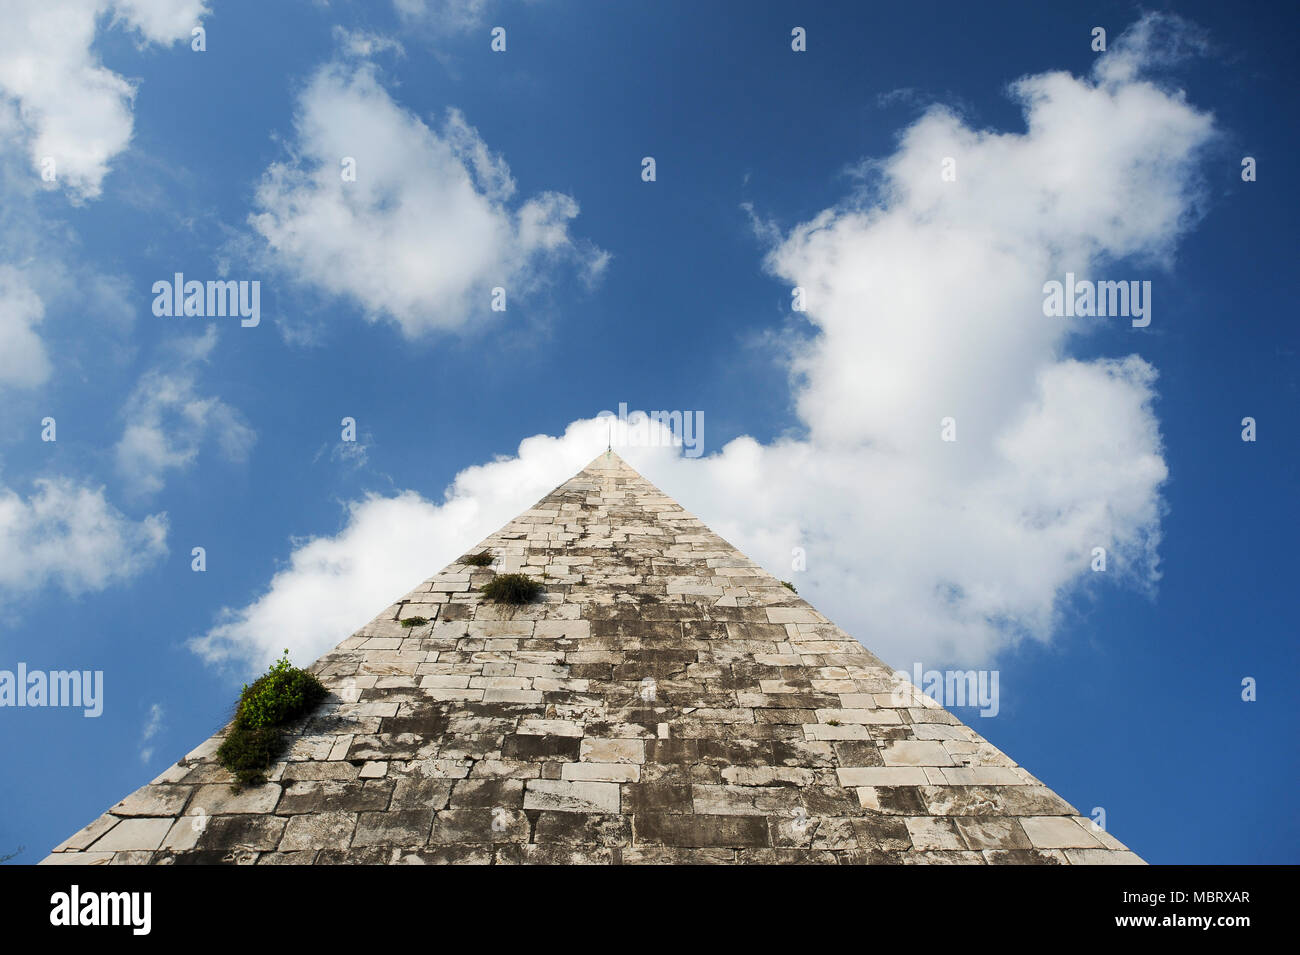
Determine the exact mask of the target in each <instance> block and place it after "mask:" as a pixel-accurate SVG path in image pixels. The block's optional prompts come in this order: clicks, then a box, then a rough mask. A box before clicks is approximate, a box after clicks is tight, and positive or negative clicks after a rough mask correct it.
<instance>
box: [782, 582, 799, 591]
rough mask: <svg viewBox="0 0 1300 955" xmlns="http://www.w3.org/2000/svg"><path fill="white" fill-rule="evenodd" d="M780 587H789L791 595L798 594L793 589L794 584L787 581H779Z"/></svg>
mask: <svg viewBox="0 0 1300 955" xmlns="http://www.w3.org/2000/svg"><path fill="white" fill-rule="evenodd" d="M781 586H783V587H789V588H790V592H791V593H796V594H797V593H798V592H799V591H797V590H795V589H794V584H792V583H790V581H788V580H783V581H781Z"/></svg>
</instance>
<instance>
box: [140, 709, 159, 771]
mask: <svg viewBox="0 0 1300 955" xmlns="http://www.w3.org/2000/svg"><path fill="white" fill-rule="evenodd" d="M162 728H163V708H162V704H161V703H154V704H153V705H152V706H150V707H149V718H148V719H147V720H145V724H144V729H143V730H142V731H141V733H140V762H142V763H147V762H149V760H151V759H153V746H151V745H149V741H150V740H152V739H153V738H154V737H155V736H157V735H158V734H159V733H160V732H162Z"/></svg>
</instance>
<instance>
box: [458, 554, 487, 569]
mask: <svg viewBox="0 0 1300 955" xmlns="http://www.w3.org/2000/svg"><path fill="white" fill-rule="evenodd" d="M462 563H464V564H467V565H468V566H470V567H490V566H491V565H492V552H491V551H486V550H484V551H479V553H477V554H470V555H469V556H468V557H466V558H465V559H464V561H462Z"/></svg>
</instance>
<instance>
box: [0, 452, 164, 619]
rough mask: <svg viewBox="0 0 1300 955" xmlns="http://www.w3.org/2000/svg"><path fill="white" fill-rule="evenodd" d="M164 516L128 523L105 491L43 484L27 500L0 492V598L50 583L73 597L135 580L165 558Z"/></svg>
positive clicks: (68, 482) (62, 480) (67, 481)
mask: <svg viewBox="0 0 1300 955" xmlns="http://www.w3.org/2000/svg"><path fill="white" fill-rule="evenodd" d="M166 539H167V515H166V514H154V515H151V516H149V517H146V518H144V519H143V520H139V521H133V520H131V519H129V518H127V517H126V516H125V515H124V514H122V512H121V511H119V510H118V509H117V508H116V507H114V506H113V505H112V504H111V503H109V501H108V500H107V499H106V498H105V496H104V489H103V488H102V487H92V486H90V485H86V484H81V483H78V482H77V481H74V480H73V479H71V478H67V477H56V478H42V479H40V480H37V481H36V482H35V488H34V491H33V493H32V494H31V495H30V496H28V497H27V498H26V499H24V498H22V497H21V496H19V494H18V493H17V492H16V491H14V490H12V489H11V488H8V487H0V598H3V597H6V596H8V597H13V596H16V595H21V594H25V593H30V592H33V591H35V590H38V589H39V588H41V587H43V586H46V585H47V584H54V585H57V586H59V587H61V588H62V589H63V590H64V591H65V592H67V593H69V594H71V595H74V596H75V595H79V594H82V593H86V592H89V591H98V590H103V589H105V588H106V587H108V586H110V585H113V584H117V583H122V582H125V581H128V580H130V579H131V578H133V577H135V576H137V575H138V574H140V573H141V572H142V571H144V570H145V569H146V568H147V567H149V566H150V565H152V564H153V563H155V562H156V561H157V560H158V559H159V558H161V557H162V556H163V555H165V554H166V553H167V544H166Z"/></svg>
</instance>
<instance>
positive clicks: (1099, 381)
mask: <svg viewBox="0 0 1300 955" xmlns="http://www.w3.org/2000/svg"><path fill="white" fill-rule="evenodd" d="M1174 26H1175V27H1176V24H1175V25H1174ZM1169 29H1170V23H1169V21H1168V20H1167V19H1164V18H1154V19H1152V18H1148V19H1147V20H1144V21H1142V22H1141V23H1140V24H1139V26H1138V27H1137V28H1135V29H1134V30H1133V31H1130V33H1128V34H1126V35H1125V36H1124V37H1123V38H1121V42H1119V43H1117V44H1116V46H1115V49H1114V52H1112V53H1111V54H1107V55H1106V56H1104V57H1102V58H1100V59H1099V60H1098V63H1097V66H1096V68H1095V70H1094V71H1093V73H1092V74H1091V75H1089V76H1085V77H1075V76H1071V75H1069V74H1066V73H1047V74H1041V75H1037V76H1029V77H1025V78H1023V79H1021V80H1019V81H1018V82H1016V83H1015V84H1013V85H1012V87H1011V88H1010V91H1011V95H1012V96H1013V97H1015V99H1016V100H1017V101H1018V102H1019V103H1020V104H1021V106H1022V108H1023V110H1024V114H1025V121H1026V129H1025V131H1024V132H1015V133H1003V132H996V131H991V130H979V129H974V128H972V127H971V126H970V125H969V124H967V123H966V122H965V121H963V120H962V119H961V118H960V117H959V116H958V115H956V114H955V113H953V112H951V111H948V110H945V109H943V108H938V107H935V108H931V109H930V110H928V111H927V112H925V113H924V114H923V115H922V116H921V117H920V118H919V119H918V120H917V121H916V122H915V123H914V124H912V125H911V126H910V127H908V128H907V129H906V130H905V131H904V132H903V134H902V135H901V137H900V139H899V144H898V148H897V149H896V150H895V152H894V153H893V154H891V155H890V156H888V157H885V158H884V159H881V160H875V161H872V162H871V163H870V164H868V168H867V171H868V172H869V173H870V175H869V176H867V177H865V182H866V183H868V184H867V185H864V186H863V188H862V189H861V190H859V191H856V192H854V194H853V195H851V196H849V197H847V198H846V199H845V200H844V201H843V202H842V203H840V204H838V205H836V206H835V207H833V208H829V209H826V210H824V211H822V212H821V213H820V214H819V215H817V216H815V217H814V218H813V219H812V220H811V221H809V222H805V223H802V224H799V225H797V226H795V227H793V228H791V229H788V230H782V231H781V232H780V233H779V235H775V236H774V235H773V234H772V233H771V232H770V231H769V232H768V233H767V235H768V237H769V239H770V241H771V242H772V243H773V245H772V247H771V248H770V251H769V253H768V255H767V257H766V265H767V268H768V270H769V271H770V272H771V273H772V274H773V275H774V276H776V277H778V278H780V279H781V280H782V281H783V282H786V283H788V284H789V285H790V286H800V287H803V288H804V289H805V290H806V293H807V298H806V302H807V311H806V312H804V313H803V314H804V317H805V318H806V319H807V320H808V323H809V324H808V329H809V334H808V335H807V336H806V337H804V338H802V339H800V340H796V341H791V342H789V345H788V347H789V349H790V361H791V369H792V386H793V390H794V398H795V402H796V405H795V406H796V408H797V411H798V414H799V417H800V419H801V421H802V423H803V425H804V430H803V432H802V433H801V434H800V435H798V436H796V437H790V438H786V439H782V440H777V441H774V442H772V443H770V444H762V443H760V442H758V441H755V440H754V439H752V438H750V437H740V438H737V439H735V440H733V441H731V442H730V443H728V444H727V445H726V446H724V447H722V448H721V449H718V450H717V451H716V452H715V453H712V454H710V455H708V456H707V457H703V458H697V459H691V458H686V457H683V456H680V455H679V454H678V453H677V452H676V451H675V450H674V449H672V448H669V447H664V446H659V447H627V448H624V449H622V453H623V454H624V456H625V457H626V458H627V460H628V461H629V463H631V464H632V465H633V466H634V467H637V468H638V469H639V470H641V472H642V473H643V474H644V475H645V476H646V477H647V478H648V479H650V480H651V481H653V482H654V483H656V484H658V485H659V486H660V487H661V488H662V489H663V490H664V491H666V492H667V493H668V494H670V495H672V496H673V497H675V498H676V499H677V500H678V501H679V502H681V504H682V505H683V506H685V507H686V508H687V509H688V510H690V511H692V512H693V513H695V514H696V515H698V516H699V517H700V518H702V519H703V520H704V521H705V522H706V523H707V524H709V525H710V526H711V527H712V528H713V529H714V530H715V531H717V532H718V533H719V534H721V535H722V536H723V537H725V538H727V539H728V540H730V541H731V542H732V543H734V544H735V545H737V546H738V547H740V548H741V550H742V551H744V552H745V553H747V554H748V555H749V556H751V557H753V558H754V559H755V560H757V561H759V562H760V563H761V564H762V565H763V566H765V567H766V568H767V569H768V570H769V571H771V572H772V573H774V574H776V575H777V576H779V577H782V578H783V579H793V580H794V581H795V582H796V583H797V585H798V587H799V592H800V594H801V595H803V596H806V597H807V598H808V599H809V600H810V601H811V602H812V603H813V604H814V605H816V606H817V607H818V608H819V609H821V610H822V611H823V612H824V613H826V614H827V615H828V616H830V617H831V618H832V619H834V620H835V621H836V622H837V623H839V624H841V625H842V626H843V627H844V628H845V629H846V630H848V631H849V632H850V633H853V634H854V635H855V636H857V637H858V638H859V639H860V640H862V641H863V642H864V643H865V644H866V645H867V646H869V647H871V648H872V649H873V650H875V651H876V652H878V653H879V654H880V655H882V656H883V657H884V658H886V659H887V660H889V661H890V662H893V663H895V664H898V665H902V666H909V667H910V664H911V663H912V662H913V661H921V662H923V663H924V664H926V665H927V666H929V665H932V664H943V663H949V662H952V663H970V662H975V661H987V660H988V659H990V658H991V657H993V656H994V655H996V654H997V653H998V652H999V651H1002V650H1004V649H1006V648H1007V647H1010V646H1013V645H1014V644H1015V643H1016V642H1018V641H1020V640H1023V639H1036V640H1043V641H1046V640H1048V639H1050V637H1051V635H1052V633H1053V631H1054V630H1055V629H1056V628H1057V627H1058V626H1059V624H1060V620H1061V615H1062V613H1063V607H1064V606H1065V604H1066V603H1067V602H1068V600H1069V599H1070V598H1071V597H1072V596H1073V595H1074V594H1076V593H1078V592H1079V591H1081V590H1086V589H1087V588H1088V587H1089V586H1091V585H1092V584H1093V583H1095V582H1097V581H1099V580H1100V579H1102V578H1103V577H1104V579H1106V580H1108V581H1112V582H1124V583H1126V584H1128V585H1130V586H1134V587H1137V588H1138V589H1142V590H1150V589H1151V588H1153V587H1154V586H1155V585H1156V582H1157V581H1158V579H1159V566H1158V547H1159V540H1160V514H1161V507H1162V502H1161V497H1160V489H1161V486H1162V484H1163V482H1164V481H1165V479H1166V477H1167V473H1168V469H1167V466H1166V464H1165V461H1164V458H1163V452H1162V446H1161V438H1160V431H1159V423H1158V421H1157V419H1156V416H1155V412H1154V409H1153V403H1154V402H1155V400H1156V398H1157V393H1156V377H1157V376H1156V371H1155V369H1154V368H1153V367H1152V366H1151V365H1150V364H1149V363H1148V362H1146V361H1145V360H1143V359H1142V358H1141V357H1139V356H1138V355H1136V354H1120V355H1118V356H1117V357H1111V358H1102V359H1096V360H1091V361H1081V360H1077V359H1075V358H1071V357H1070V356H1069V350H1070V346H1071V343H1072V341H1073V339H1075V338H1076V337H1077V336H1080V335H1092V334H1096V333H1097V328H1098V325H1099V323H1105V322H1112V323H1116V322H1117V320H1116V319H1061V318H1048V317H1046V316H1044V314H1043V309H1042V303H1043V292H1042V287H1043V284H1044V282H1045V281H1047V280H1050V279H1053V278H1057V279H1059V278H1061V277H1062V275H1063V273H1064V272H1066V271H1073V272H1075V273H1076V275H1078V276H1079V277H1080V278H1083V277H1086V276H1097V277H1100V278H1115V279H1127V278H1134V277H1137V275H1135V274H1134V271H1133V270H1141V276H1142V277H1144V278H1149V277H1151V276H1152V275H1159V274H1162V273H1160V269H1162V268H1164V267H1166V266H1167V265H1168V264H1169V263H1170V262H1171V261H1172V256H1173V252H1174V250H1175V248H1176V245H1177V241H1178V239H1179V237H1180V236H1181V235H1182V234H1183V233H1184V232H1185V231H1186V230H1187V229H1188V228H1189V227H1190V226H1191V225H1192V224H1193V223H1194V222H1195V219H1196V216H1197V213H1198V203H1199V200H1200V188H1199V186H1198V182H1197V176H1196V166H1197V158H1198V154H1199V152H1200V151H1201V149H1202V147H1203V146H1204V145H1205V144H1206V143H1207V142H1208V141H1209V139H1210V138H1211V136H1212V135H1213V134H1214V124H1213V121H1212V118H1211V117H1210V116H1208V115H1207V114H1204V113H1202V112H1199V111H1197V110H1196V109H1194V108H1193V107H1192V106H1190V105H1189V104H1188V103H1187V102H1186V100H1185V98H1184V97H1183V95H1182V94H1181V93H1180V92H1179V91H1177V90H1172V89H1166V88H1164V87H1162V86H1161V85H1158V84H1157V83H1155V82H1153V81H1152V80H1150V79H1147V78H1144V74H1143V72H1142V65H1143V63H1145V62H1146V61H1147V60H1148V59H1160V58H1161V57H1162V56H1163V54H1161V53H1155V54H1153V53H1152V52H1151V50H1150V49H1149V44H1150V43H1152V42H1155V39H1154V38H1157V37H1161V36H1166V37H1167V36H1168V34H1169ZM1175 32H1176V30H1175ZM1162 49H1163V48H1162ZM949 157H951V158H953V159H955V161H956V170H957V178H956V181H945V180H944V178H943V177H942V175H941V170H942V168H943V160H944V159H945V158H949ZM1118 268H1122V269H1123V270H1124V271H1123V272H1122V273H1115V272H1113V271H1112V270H1115V269H1118ZM1099 269H1105V270H1107V272H1108V273H1109V274H1104V275H1098V270H1099ZM1155 288H1156V299H1155V301H1156V302H1159V301H1161V299H1160V298H1159V282H1156V284H1155ZM1174 320H1175V318H1174V317H1173V316H1167V315H1164V314H1163V313H1162V312H1160V311H1159V310H1158V306H1157V310H1156V311H1155V313H1154V318H1153V324H1157V323H1162V322H1166V321H1174ZM1126 326H1127V322H1126V321H1125V320H1122V319H1121V320H1118V322H1117V324H1115V325H1113V326H1112V329H1113V335H1114V336H1116V337H1117V336H1119V335H1120V334H1121V330H1122V333H1123V334H1130V335H1134V336H1135V337H1134V338H1132V339H1127V340H1126V342H1134V343H1136V342H1138V341H1140V338H1137V337H1136V336H1138V335H1140V334H1143V333H1141V332H1137V331H1136V330H1134V331H1129V330H1128V329H1127V327H1126ZM1105 340H1111V339H1104V341H1105ZM1131 347H1132V345H1128V346H1127V347H1125V348H1120V349H1119V351H1121V352H1123V351H1127V350H1128V348H1131ZM645 410H655V409H645ZM945 418H952V419H953V420H954V422H955V428H956V432H955V433H956V439H957V440H956V441H944V440H942V432H941V422H942V421H943V419H945ZM605 435H606V426H605V423H604V422H602V421H599V420H587V421H583V422H575V423H574V424H572V425H571V426H570V427H569V428H568V429H567V430H566V432H565V434H564V435H563V436H562V437H560V438H546V437H539V438H530V439H529V440H527V441H525V442H524V443H523V444H521V445H520V449H519V453H518V455H517V456H516V457H514V458H510V459H508V460H500V461H495V462H492V463H490V464H486V465H483V466H480V467H475V468H470V469H468V470H466V471H465V472H463V473H462V474H460V475H458V477H457V478H456V480H455V482H454V484H453V485H452V486H451V488H450V489H449V490H448V493H447V496H446V499H445V500H444V501H441V502H431V501H428V500H425V499H423V498H421V497H419V496H418V495H416V494H415V493H414V492H410V491H408V492H405V493H404V494H400V495H397V496H395V497H387V498H383V497H371V498H367V499H366V500H364V501H361V502H356V503H354V504H353V505H351V506H350V507H349V509H348V513H347V522H346V524H345V526H344V528H343V530H342V531H340V532H339V533H338V534H337V535H335V536H333V537H322V538H316V539H313V540H312V541H309V542H307V543H306V544H302V545H299V546H298V547H297V548H296V549H295V551H294V553H293V555H292V557H291V559H290V564H289V566H288V567H287V568H286V569H285V570H284V571H282V572H281V573H279V574H277V575H276V577H275V578H274V580H273V581H272V582H271V585H270V588H269V590H268V591H267V592H266V593H265V594H263V595H262V596H261V597H259V598H258V599H257V600H255V601H254V602H253V603H251V604H249V605H248V606H246V607H244V608H242V609H239V610H232V611H228V612H227V614H226V616H225V618H224V620H223V621H222V622H221V624H220V625H219V626H218V627H216V628H214V629H213V630H212V631H210V632H209V633H208V634H207V635H205V636H204V637H203V638H201V639H200V640H199V641H198V642H197V643H196V647H197V648H198V649H200V650H201V652H203V653H205V654H206V655H207V656H208V657H209V658H210V659H217V658H221V657H223V656H234V657H241V658H245V659H255V660H257V662H259V663H263V662H265V661H266V660H268V659H269V658H270V656H271V655H272V654H273V653H274V647H278V646H281V645H282V638H281V636H280V635H281V634H282V633H289V634H291V635H292V639H293V640H294V644H292V645H293V646H294V647H295V649H296V651H297V652H298V653H299V654H300V655H301V657H302V658H304V659H307V658H312V657H314V656H316V655H318V654H319V653H320V652H323V651H324V650H326V649H328V648H329V647H331V646H333V645H334V644H335V643H337V642H338V641H339V640H340V639H342V638H343V637H345V636H346V635H347V634H348V633H350V632H351V631H352V630H354V629H356V627H358V626H360V625H362V624H363V623H365V622H366V621H367V620H369V619H371V618H372V617H373V616H374V615H375V614H376V613H377V612H378V611H379V610H380V609H382V607H383V606H386V605H387V604H388V603H390V602H391V601H392V600H394V599H395V598H397V597H398V596H400V595H401V594H402V593H403V592H405V590H408V589H409V588H410V587H411V586H413V585H414V584H415V583H416V582H418V581H419V580H421V579H423V578H425V577H427V576H429V575H430V574H432V573H434V572H436V571H437V570H438V569H440V567H441V566H443V565H444V564H446V563H447V562H449V561H450V560H452V559H454V558H455V557H456V556H457V555H458V554H460V553H463V552H464V551H465V550H466V549H467V548H468V547H470V546H472V545H473V544H474V543H476V542H477V541H478V540H480V539H481V538H482V537H484V536H486V535H487V534H488V533H490V532H492V531H493V530H495V529H496V528H497V527H499V526H501V525H502V524H504V523H505V522H506V521H507V520H509V519H510V518H511V517H513V516H514V515H515V514H517V513H518V512H519V511H521V510H523V509H524V508H525V507H528V506H530V505H531V504H532V503H534V502H535V501H536V500H537V499H538V498H540V497H541V496H542V495H543V494H544V493H546V492H547V491H549V490H550V489H551V488H552V487H553V486H555V485H556V484H557V483H559V482H560V481H562V480H564V479H566V478H567V477H569V476H570V475H571V474H572V473H573V472H574V471H576V470H577V469H578V468H579V467H581V466H582V465H583V464H585V463H586V462H587V461H588V460H590V459H591V458H592V457H594V455H595V453H597V452H598V451H599V450H600V449H601V448H603V446H604V440H605ZM706 442H707V435H706ZM1094 547H1104V548H1106V550H1107V552H1108V561H1107V572H1106V574H1105V575H1101V574H1095V573H1093V572H1092V570H1091V556H1092V549H1093V548H1094ZM795 548H801V549H802V550H803V551H805V552H806V560H807V569H806V571H804V572H795V571H793V570H792V569H791V568H792V557H793V553H792V552H793V550H794V549H795ZM268 634H273V635H274V636H272V637H268V636H267V635H268ZM272 644H274V646H272Z"/></svg>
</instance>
